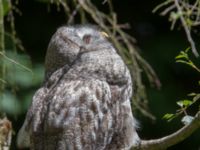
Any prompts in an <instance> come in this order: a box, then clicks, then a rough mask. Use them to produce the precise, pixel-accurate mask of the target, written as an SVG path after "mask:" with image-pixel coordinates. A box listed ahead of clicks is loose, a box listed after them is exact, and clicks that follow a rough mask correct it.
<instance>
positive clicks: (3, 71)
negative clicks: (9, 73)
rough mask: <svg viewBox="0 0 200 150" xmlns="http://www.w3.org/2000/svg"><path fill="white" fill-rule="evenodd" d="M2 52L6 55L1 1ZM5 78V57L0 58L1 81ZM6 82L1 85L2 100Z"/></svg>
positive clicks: (0, 44)
mask: <svg viewBox="0 0 200 150" xmlns="http://www.w3.org/2000/svg"><path fill="white" fill-rule="evenodd" d="M0 52H1V53H2V54H4V53H5V42H4V8H3V1H2V0H0ZM4 76H5V65H4V63H3V57H2V55H1V56H0V79H1V80H2V81H3V80H4ZM4 88H5V85H4V82H1V83H0V96H1V98H2V93H3V91H4Z"/></svg>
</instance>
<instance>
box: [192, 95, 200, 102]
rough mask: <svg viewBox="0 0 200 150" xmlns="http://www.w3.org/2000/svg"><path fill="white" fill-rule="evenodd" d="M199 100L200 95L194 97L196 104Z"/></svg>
mask: <svg viewBox="0 0 200 150" xmlns="http://www.w3.org/2000/svg"><path fill="white" fill-rule="evenodd" d="M198 99H200V94H196V96H194V97H193V101H194V102H196V101H197V100H198Z"/></svg>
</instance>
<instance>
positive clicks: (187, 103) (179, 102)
mask: <svg viewBox="0 0 200 150" xmlns="http://www.w3.org/2000/svg"><path fill="white" fill-rule="evenodd" d="M192 103H193V102H192V101H191V100H182V101H178V102H176V104H177V105H178V106H180V107H183V106H185V107H188V106H190V105H191V104H192Z"/></svg>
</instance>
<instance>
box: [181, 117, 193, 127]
mask: <svg viewBox="0 0 200 150" xmlns="http://www.w3.org/2000/svg"><path fill="white" fill-rule="evenodd" d="M192 120H194V117H193V116H189V115H187V116H184V117H183V118H182V119H181V122H182V123H183V124H184V125H187V124H190V123H191V122H192Z"/></svg>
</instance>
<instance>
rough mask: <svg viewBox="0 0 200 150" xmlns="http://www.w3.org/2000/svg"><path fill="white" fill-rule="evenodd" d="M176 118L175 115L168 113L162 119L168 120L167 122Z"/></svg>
mask: <svg viewBox="0 0 200 150" xmlns="http://www.w3.org/2000/svg"><path fill="white" fill-rule="evenodd" d="M175 117H176V116H175V114H169V113H167V114H165V115H164V116H163V117H162V118H163V119H165V120H167V121H171V120H172V119H173V118H175Z"/></svg>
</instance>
